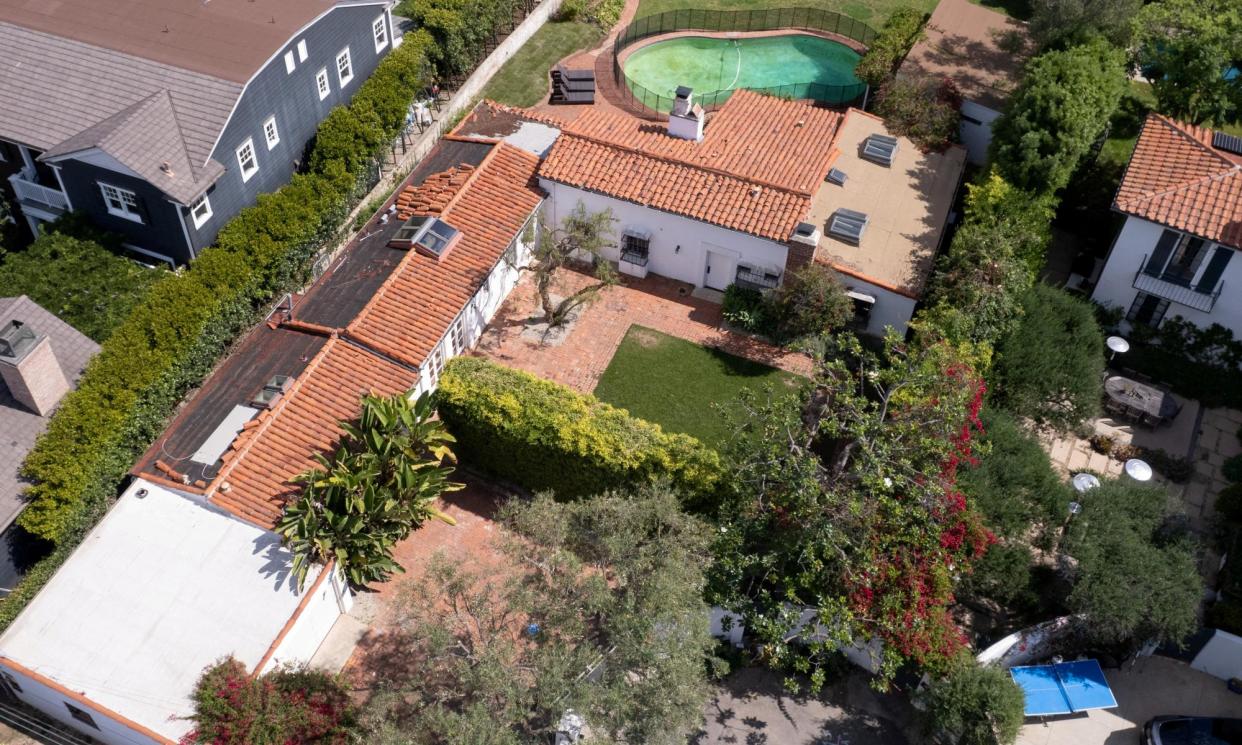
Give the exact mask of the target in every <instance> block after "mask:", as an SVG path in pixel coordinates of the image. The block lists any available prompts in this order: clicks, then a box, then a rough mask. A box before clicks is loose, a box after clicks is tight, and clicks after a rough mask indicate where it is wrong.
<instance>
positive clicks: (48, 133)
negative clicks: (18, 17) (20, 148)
mask: <svg viewBox="0 0 1242 745" xmlns="http://www.w3.org/2000/svg"><path fill="white" fill-rule="evenodd" d="M0 49H4V50H5V55H4V57H3V58H2V59H0V138H3V139H7V140H13V141H16V142H21V143H25V144H27V145H30V146H31V147H35V148H38V149H40V150H51V149H52V148H54V147H55V148H57V151H58V152H67V151H65V150H64V148H60V147H57V146H58V145H60V144H61V143H64V142H65V141H66V140H70V138H73V137H74V136H75V135H78V134H79V133H82V134H83V135H84V138H83V141H87V140H92V139H93V140H97V142H94V143H90V144H87V145H86V147H96V146H98V147H103V145H104V142H103V141H104V140H107V142H108V144H109V147H105V148H104V149H105V150H106V151H107V152H108V154H109V155H111V156H113V157H114V158H117V160H120V161H121V162H123V163H126V165H128V166H129V167H130V168H133V169H134V170H135V171H137V172H138V173H140V174H144V176H145V175H146V173H149V172H150V170H151V168H152V167H153V168H155V169H157V172H158V168H159V165H160V163H161V162H162V161H165V160H167V161H169V162H170V163H172V164H173V165H174V172H177V170H178V169H177V167H176V161H177V160H178V158H177V157H176V153H177V151H178V150H180V151H184V153H185V155H184V158H185V162H187V163H189V164H191V165H192V169H191V168H186V169H181V173H178V174H177V176H178V178H193V179H194V181H196V182H201V181H204V180H206V183H210V180H207V179H209V178H214V177H215V176H218V175H219V173H220V172H222V171H223V167H222V166H220V164H218V163H217V164H215V165H214V166H209V165H208V162H207V161H208V158H209V157H210V155H211V149H212V147H213V146H214V145H215V141H216V137H217V136H218V135H219V133H220V131H221V130H222V129H223V128H224V125H225V123H226V122H227V121H228V118H229V114H230V112H231V111H232V110H233V105H234V103H235V102H236V101H237V98H238V97H239V96H240V95H241V92H242V88H243V86H242V84H240V83H234V82H230V81H227V80H222V79H219V78H214V77H211V76H209V75H203V74H201V73H196V72H191V71H189V70H183V69H180V68H176V67H172V66H170V65H165V64H162V63H159V62H152V61H150V60H146V59H142V58H140V57H134V56H132V55H128V54H123V53H121V52H115V51H112V50H109V49H104V48H102V47H97V46H92V45H90V44H85V43H82V42H78V41H72V40H70V39H65V38H61V37H58V36H54V35H51V34H46V33H43V32H41V31H32V30H30V29H26V28H22V27H20V26H16V25H13V24H11V23H4V22H0ZM161 91H164V92H166V94H165V95H164V96H161V97H157V96H155V94H157V93H160V92H161ZM127 112H128V113H127ZM104 122H109V126H107V127H99V126H98V125H101V124H102V123H104ZM157 127H158V128H159V129H156V128H157ZM86 130H93V131H91V132H90V135H89V136H85V135H86V132H85V131H86ZM161 130H162V131H161ZM173 136H176V139H181V140H182V143H181V144H180V146H179V147H178V146H177V145H176V144H175V143H169V142H167V141H164V138H165V137H173ZM153 140H160V141H161V142H159V143H158V144H157V145H156V146H155V147H152V145H153ZM111 148H115V150H114V149H111ZM151 150H153V151H154V152H151V153H149V154H147V155H145V157H144V160H146V161H148V163H147V165H144V166H143V167H142V168H136V167H134V163H136V162H138V161H137V156H138V155H140V154H141V153H140V151H151ZM127 161H129V162H127ZM191 170H192V171H193V174H192V176H191V174H190V171H191ZM213 172H214V174H215V176H213V175H212V173H213ZM182 173H184V174H185V176H182ZM162 178H163V177H162ZM168 181H169V179H167V178H163V182H161V181H160V180H157V179H152V182H153V183H154V184H155V185H156V186H158V187H160V188H166V186H167V188H166V190H168V189H171V191H168V194H169V196H171V197H173V198H174V199H177V200H178V201H184V200H183V199H182V198H181V197H182V196H184V194H185V192H186V189H185V188H184V187H183V185H181V184H178V183H173V184H168V183H167V182H168ZM174 192H176V193H174ZM193 196H196V195H193Z"/></svg>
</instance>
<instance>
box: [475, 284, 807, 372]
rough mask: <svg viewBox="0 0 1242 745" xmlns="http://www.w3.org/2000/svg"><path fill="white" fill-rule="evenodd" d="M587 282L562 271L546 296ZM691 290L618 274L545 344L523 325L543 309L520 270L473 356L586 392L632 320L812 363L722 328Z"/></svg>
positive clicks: (793, 363) (782, 360) (741, 351)
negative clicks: (616, 281) (613, 282)
mask: <svg viewBox="0 0 1242 745" xmlns="http://www.w3.org/2000/svg"><path fill="white" fill-rule="evenodd" d="M593 281H594V280H593V279H592V278H591V277H589V276H588V275H585V274H582V273H580V272H575V271H564V272H562V273H561V274H559V275H558V276H557V278H556V283H555V287H554V290H553V294H554V296H557V297H559V296H565V295H568V294H570V293H572V292H573V291H574V290H576V289H578V288H580V287H583V286H585V285H586V284H587V283H589V282H593ZM692 289H693V288H692V287H691V286H690V285H688V284H686V283H684V282H676V281H674V280H670V279H665V278H663V277H656V276H649V277H647V278H646V279H641V280H640V279H634V278H632V277H625V278H624V283H623V284H621V285H616V286H613V287H608V288H605V289H604V290H603V291H601V292H600V294H599V296H597V297H596V298H595V299H594V301H593V302H592V303H591V304H590V305H588V306H587V307H586V308H584V309H582V310H581V312H580V313H579V315H578V317H577V318H576V319H574V320H573V321H572V322H571V326H570V328H569V330H568V332H567V333H564V334H563V338H559V339H552V340H548V341H545V340H544V339H543V337H542V336H541V335H540V334H539V333H538V332H537V331H535V330H534V329H533V328H532V324H531V323H529V321H531V319H532V318H534V319H535V320H536V321H537V320H538V318H537V317H540V316H542V313H541V311H540V310H539V301H538V297H537V296H536V294H535V288H534V275H533V274H527V275H525V276H524V277H523V278H522V280H521V282H519V283H518V286H517V287H516V288H514V290H513V293H512V294H510V295H509V298H508V300H506V301H505V304H504V305H503V306H502V307H501V309H500V311H499V312H498V313H497V314H496V317H495V318H494V319H493V320H492V323H491V324H490V326H489V327H488V329H487V331H485V332H484V334H483V338H482V339H481V340H480V341H479V345H478V347H477V348H476V350H475V354H477V355H480V356H483V357H488V358H490V359H492V360H494V361H496V362H499V363H501V364H503V365H508V366H509V367H515V368H518V369H521V370H526V371H527V372H530V373H534V374H535V375H538V376H539V377H541V378H546V379H548V380H553V381H556V382H557V383H562V384H564V385H567V386H569V387H571V388H574V389H575V390H578V391H581V392H583V393H590V392H591V391H593V390H595V385H596V383H598V382H599V379H600V376H601V375H603V373H604V370H605V369H606V368H607V367H608V363H609V362H610V361H612V356H613V354H614V353H615V352H616V351H617V347H618V346H619V345H620V344H621V339H622V338H623V337H624V336H625V332H626V331H628V330H629V328H630V326H631V325H633V324H638V325H640V326H646V327H648V328H653V329H656V330H657V331H662V332H664V333H666V334H669V335H670V336H676V337H679V338H681V339H685V340H687V341H692V342H694V343H696V344H701V345H703V346H708V347H715V348H717V349H720V350H722V351H724V352H728V353H729V354H733V355H736V356H738V357H745V358H747V359H750V360H754V361H755V362H762V363H764V364H766V365H771V366H773V367H778V368H780V369H782V370H786V371H788V372H792V373H796V374H798V375H810V374H811V372H812V370H813V368H814V363H813V361H812V360H811V358H810V357H808V356H807V355H805V354H802V353H800V352H789V351H786V350H783V349H780V348H779V347H774V346H772V345H770V344H767V343H765V342H762V341H759V340H757V339H755V338H753V337H750V336H747V335H745V334H739V333H736V332H733V331H729V330H728V329H724V328H721V325H720V324H721V311H720V305H719V304H717V303H713V302H711V301H708V300H703V299H700V298H696V297H693V296H691V294H690V292H691V290H692Z"/></svg>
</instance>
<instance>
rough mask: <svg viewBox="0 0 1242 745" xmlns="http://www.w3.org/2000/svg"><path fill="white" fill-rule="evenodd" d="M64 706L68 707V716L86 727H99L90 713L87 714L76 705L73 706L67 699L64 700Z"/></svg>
mask: <svg viewBox="0 0 1242 745" xmlns="http://www.w3.org/2000/svg"><path fill="white" fill-rule="evenodd" d="M65 708H67V709H69V716H71V717H73V718H74V719H76V720H78V721H79V722H81V723H82V724H85V725H86V726H88V727H92V728H94V729H99V725H98V724H95V720H94V719H92V718H91V715H90V714H87V713H86V712H85V711H83V710H81V709H79V708H78V707H76V706H74V705H73V704H71V703H69V702H68V701H66V702H65Z"/></svg>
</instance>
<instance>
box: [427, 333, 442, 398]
mask: <svg viewBox="0 0 1242 745" xmlns="http://www.w3.org/2000/svg"><path fill="white" fill-rule="evenodd" d="M445 346H446V345H444V344H437V345H436V348H435V349H433V350H432V351H431V357H429V358H428V360H427V366H428V367H429V368H430V372H431V387H432V388H435V387H436V385H437V384H439V382H440V373H442V372H444V358H445V356H446V355H445V354H444V347H445Z"/></svg>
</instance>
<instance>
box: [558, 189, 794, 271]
mask: <svg viewBox="0 0 1242 745" xmlns="http://www.w3.org/2000/svg"><path fill="white" fill-rule="evenodd" d="M539 182H540V186H542V187H543V188H544V189H545V190H546V191H547V192H548V194H549V197H548V200H547V202H546V206H545V212H544V214H545V216H546V219H547V220H548V221H549V224H553V225H556V224H560V221H561V219H563V218H564V217H566V216H567V215H569V214H570V213H571V212H573V210H574V209H575V208H576V207H577V206H578V204H579V203H581V204H583V205H584V206H585V207H586V209H587V210H588V211H590V212H599V211H601V210H605V209H608V210H611V211H612V216H613V217H615V218H616V219H617V222H616V223H615V224H614V226H613V227H614V232H615V236H614V238H615V239H616V240H615V241H614V242H613V245H612V246H611V247H610V248H609V250H607V251H605V252H604V255H605V257H606V258H608V259H610V260H613V261H616V260H617V259H618V258H620V249H619V248H618V247H617V244H619V242H620V239H621V234H622V233H623V232H624V231H625V230H626V229H627V228H636V229H639V230H642V231H646V232H647V233H650V234H651V245H650V249H649V250H650V253H649V260H648V263H647V271H648V272H652V273H655V274H659V275H660V276H662V277H669V278H670V279H676V280H679V281H682V282H688V283H690V284H692V285H694V286H695V287H703V286H705V285H708V284H712V285H716V286H717V287H718V288H724V287H726V286H728V285H730V284H732V283H733V280H734V276H735V274H736V271H737V263H738V262H741V263H743V264H747V265H750V266H752V267H755V268H759V269H769V270H772V269H775V270H777V271H779V272H781V273H782V274H783V273H784V271H785V257H786V254H787V253H788V248H787V247H786V246H785V244H783V243H777V242H776V241H770V240H767V239H764V238H759V237H757V236H753V235H748V234H746V233H739V232H737V231H735V230H728V229H726V228H722V227H719V226H716V225H709V224H708V223H705V222H700V221H698V220H692V219H690V218H688V217H681V216H680V215H674V214H671V213H668V212H661V211H660V210H656V209H651V208H649V207H643V206H641V205H637V204H634V203H632V202H625V201H622V200H620V199H613V198H612V197H607V196H604V195H602V194H595V193H593V192H588V191H583V190H582V189H577V188H574V187H572V186H566V185H564V184H558V183H555V182H553V181H548V180H546V179H540V180H539ZM709 250H711V251H714V252H716V253H718V254H721V255H722V256H723V257H725V258H724V261H723V262H722V268H721V269H714V270H713V271H714V272H723V273H725V274H727V278H726V280H725V281H723V282H721V283H720V284H717V283H716V282H711V283H708V282H707V281H706V280H707V274H706V270H707V252H708V251H709Z"/></svg>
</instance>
